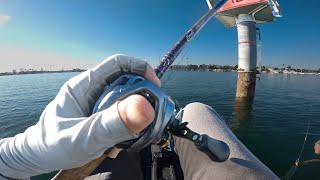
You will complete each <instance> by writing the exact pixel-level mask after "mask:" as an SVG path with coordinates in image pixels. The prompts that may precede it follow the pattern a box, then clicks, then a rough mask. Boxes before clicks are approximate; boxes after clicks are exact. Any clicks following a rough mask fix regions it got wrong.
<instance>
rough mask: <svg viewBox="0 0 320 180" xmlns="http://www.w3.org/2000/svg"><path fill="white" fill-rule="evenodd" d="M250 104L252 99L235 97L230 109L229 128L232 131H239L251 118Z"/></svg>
mask: <svg viewBox="0 0 320 180" xmlns="http://www.w3.org/2000/svg"><path fill="white" fill-rule="evenodd" d="M252 104H253V100H249V99H244V98H237V99H236V100H235V102H234V106H233V111H232V120H231V122H230V128H231V129H232V130H233V131H239V130H240V129H243V128H245V127H246V126H247V125H248V124H250V121H251V119H252V117H251V116H252V114H251V112H252V109H253V108H252Z"/></svg>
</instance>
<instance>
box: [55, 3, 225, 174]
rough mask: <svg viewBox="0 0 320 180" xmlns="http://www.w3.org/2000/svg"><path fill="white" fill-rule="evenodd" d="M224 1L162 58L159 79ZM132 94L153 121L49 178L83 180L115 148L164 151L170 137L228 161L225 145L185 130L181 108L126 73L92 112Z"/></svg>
mask: <svg viewBox="0 0 320 180" xmlns="http://www.w3.org/2000/svg"><path fill="white" fill-rule="evenodd" d="M227 1H228V0H221V1H220V2H219V3H218V4H216V5H215V6H214V7H213V8H211V9H210V10H209V11H208V12H207V13H206V14H205V15H204V16H202V17H201V19H200V20H198V21H197V22H196V23H195V24H194V25H193V26H192V27H191V29H189V31H187V33H185V34H184V35H183V36H182V37H181V38H180V39H179V41H178V42H177V43H176V44H175V45H174V46H173V48H172V49H171V50H170V51H169V52H168V53H167V54H166V55H165V56H164V57H163V58H162V60H161V62H160V64H159V65H158V66H156V68H155V69H154V71H155V73H156V75H157V77H158V78H159V79H160V78H161V77H162V76H163V74H164V73H165V72H166V71H167V69H168V68H169V67H170V65H171V64H172V63H173V62H174V61H175V60H176V58H177V57H178V56H179V54H180V53H181V52H182V51H183V49H185V47H186V46H187V45H188V44H189V43H190V41H191V40H192V39H193V38H194V36H195V35H196V34H197V33H198V32H199V31H200V30H201V29H202V27H203V26H204V25H205V24H206V23H207V22H208V21H209V20H210V19H211V18H212V17H213V16H215V15H216V13H217V12H218V11H219V10H220V8H221V7H222V6H223V5H224V4H225V3H226V2H227ZM133 94H140V95H142V96H144V97H145V98H146V99H147V100H148V101H149V102H150V103H151V104H152V106H153V107H154V109H155V114H156V119H155V120H154V121H153V122H152V123H151V125H149V126H148V127H147V128H146V129H145V130H143V131H142V132H141V133H140V135H139V137H138V138H137V139H134V140H130V141H126V142H123V143H119V144H117V145H115V147H113V148H109V149H108V150H107V151H106V152H105V154H104V155H102V156H101V157H100V158H98V159H96V160H94V161H91V162H89V163H88V164H86V165H84V166H82V167H79V168H75V169H70V170H61V171H60V172H59V173H58V174H57V175H56V176H55V177H54V178H53V179H55V180H61V179H79V180H80V179H85V178H86V177H87V176H89V175H90V174H91V173H92V172H93V171H94V169H96V168H97V167H98V166H99V164H100V163H102V162H103V160H104V159H105V158H106V157H110V156H113V157H114V155H115V154H117V152H118V151H119V150H118V149H126V150H127V151H139V150H141V149H142V148H144V147H146V146H147V145H150V144H157V145H159V146H160V147H162V148H166V147H168V146H169V144H170V141H171V140H172V136H173V135H174V136H177V137H181V138H185V139H188V140H190V141H192V142H194V144H195V146H196V147H197V149H198V150H200V151H202V152H203V153H205V154H207V155H208V157H209V158H210V159H211V160H213V161H216V162H223V161H226V160H227V159H228V158H229V155H230V149H229V146H228V145H227V144H226V143H225V142H223V141H219V140H216V139H213V138H210V137H209V136H208V135H206V134H198V133H196V132H193V131H192V130H190V129H189V128H188V127H187V124H188V123H187V122H184V123H182V116H183V109H180V108H179V107H178V106H177V105H176V104H175V103H174V101H173V100H171V98H170V97H169V96H167V95H165V94H164V92H163V91H162V90H161V89H160V88H159V87H158V86H157V85H155V84H154V83H152V82H151V81H149V80H147V79H145V78H143V77H141V76H135V75H129V74H127V75H122V76H120V77H119V78H118V79H117V80H116V81H114V82H113V83H112V84H110V85H109V86H108V87H107V88H106V89H105V91H104V92H103V94H102V95H101V96H100V98H99V99H98V101H97V102H96V105H95V107H94V109H93V113H96V112H100V111H102V110H104V109H106V108H108V107H110V106H111V105H112V104H113V103H115V102H117V101H119V100H123V99H125V98H127V97H129V96H130V95H133Z"/></svg>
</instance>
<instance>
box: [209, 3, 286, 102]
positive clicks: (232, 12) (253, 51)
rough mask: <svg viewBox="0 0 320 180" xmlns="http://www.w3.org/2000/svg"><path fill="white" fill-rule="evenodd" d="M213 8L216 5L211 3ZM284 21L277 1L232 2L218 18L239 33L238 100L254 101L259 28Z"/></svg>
mask: <svg viewBox="0 0 320 180" xmlns="http://www.w3.org/2000/svg"><path fill="white" fill-rule="evenodd" d="M207 3H208V6H209V8H212V7H213V6H214V5H215V4H216V2H214V0H207ZM276 17H281V13H280V8H279V4H278V2H277V1H276V0H229V1H228V2H227V3H226V4H225V5H224V6H223V7H222V8H221V9H220V11H219V12H218V13H217V15H216V18H217V19H218V20H219V21H220V22H221V23H222V24H223V25H225V26H226V27H237V31H238V48H239V50H238V53H239V55H238V81H237V93H236V98H237V99H248V100H253V98H254V94H255V87H256V68H257V32H259V36H260V30H259V31H257V29H258V28H257V26H256V25H257V24H261V23H268V22H273V21H275V19H276Z"/></svg>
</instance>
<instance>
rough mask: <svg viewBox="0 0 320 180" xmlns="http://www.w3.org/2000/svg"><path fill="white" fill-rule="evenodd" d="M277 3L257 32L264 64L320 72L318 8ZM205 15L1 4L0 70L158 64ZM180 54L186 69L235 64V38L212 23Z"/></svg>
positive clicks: (71, 4)
mask: <svg viewBox="0 0 320 180" xmlns="http://www.w3.org/2000/svg"><path fill="white" fill-rule="evenodd" d="M278 2H279V4H280V5H281V7H282V13H283V17H282V18H280V19H277V21H276V22H274V23H268V24H263V25H258V27H260V28H261V29H262V38H263V64H264V65H270V66H282V64H290V65H291V66H295V67H301V66H302V67H304V68H309V67H312V68H317V69H318V68H320V61H319V55H318V52H319V50H320V45H319V42H320V35H319V33H318V32H319V23H318V24H317V22H318V19H317V18H318V17H319V16H320V11H319V10H318V8H319V7H320V1H308V2H309V3H306V2H305V1H298V0H290V1H288V0H278ZM207 10H208V7H207V4H206V2H205V0H184V1H181V0H175V1H173V0H153V1H150V0H135V1H120V0H108V1H102V0H99V1H85V0H77V1H76V0H56V1H49V0H37V1H36V0H28V1H19V0H0V60H1V68H0V71H5V70H8V71H9V70H11V69H12V68H15V69H19V68H20V67H25V68H35V69H37V68H41V67H43V68H47V69H48V68H53V69H60V68H70V67H90V66H92V65H94V64H97V63H98V62H100V61H101V60H103V59H104V58H105V57H107V56H109V55H112V54H115V53H124V54H128V55H131V56H136V57H140V58H143V59H146V60H148V61H149V62H150V63H151V64H152V65H156V64H157V62H158V61H159V59H160V58H161V57H162V56H163V55H164V54H165V53H166V52H167V51H168V50H169V49H170V48H171V47H172V45H173V44H174V43H175V42H176V41H177V40H178V39H179V38H180V37H181V35H183V34H184V33H185V32H186V31H187V30H188V29H189V27H190V26H192V25H193V24H194V23H195V22H196V21H197V20H198V19H199V18H200V17H201V16H202V15H203V14H204V13H205V12H206V11H207ZM184 53H187V55H186V57H188V62H189V63H195V64H201V63H207V64H230V65H236V64H237V61H238V60H237V58H238V50H237V31H236V29H235V28H226V27H224V26H223V25H222V24H221V23H220V22H218V21H217V20H216V19H212V20H211V21H210V22H209V23H208V24H207V25H206V26H205V27H204V28H203V30H202V31H201V32H200V33H199V34H198V36H197V37H196V38H195V39H194V40H193V41H192V42H191V44H190V46H189V47H188V48H187V50H186V51H184ZM184 53H183V54H184ZM183 54H182V55H183ZM177 61H179V59H178V60H177ZM185 63H186V61H183V62H182V64H185Z"/></svg>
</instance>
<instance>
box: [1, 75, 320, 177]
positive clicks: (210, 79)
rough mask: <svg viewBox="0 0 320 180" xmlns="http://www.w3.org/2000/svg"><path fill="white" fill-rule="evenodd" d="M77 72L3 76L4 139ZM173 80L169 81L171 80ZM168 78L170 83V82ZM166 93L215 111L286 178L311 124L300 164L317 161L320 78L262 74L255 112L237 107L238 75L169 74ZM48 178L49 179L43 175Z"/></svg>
mask: <svg viewBox="0 0 320 180" xmlns="http://www.w3.org/2000/svg"><path fill="white" fill-rule="evenodd" d="M75 75H77V73H57V74H33V75H19V76H2V77H0V138H3V137H9V136H14V135H15V134H17V133H19V132H23V131H24V130H25V129H26V128H27V127H29V126H31V125H34V124H35V123H36V122H37V120H38V118H39V117H40V115H41V112H42V111H43V109H44V108H45V107H46V105H47V104H48V103H49V102H50V101H51V100H52V99H53V98H54V97H55V95H56V94H57V92H58V91H59V89H60V87H61V86H62V85H63V83H64V82H66V81H67V80H68V79H70V78H71V77H73V76H75ZM168 77H169V79H168ZM167 79H168V80H167ZM162 81H163V83H164V85H163V89H164V90H165V91H166V92H167V94H169V95H170V96H172V97H173V98H174V99H175V100H177V101H178V102H179V104H180V106H184V105H186V104H188V103H191V102H195V101H197V102H202V103H205V104H208V105H210V106H212V107H213V108H214V109H215V110H216V111H217V112H219V113H220V114H221V115H222V116H223V117H224V119H225V120H226V122H227V123H228V124H229V126H230V127H231V129H232V130H233V132H234V133H235V134H236V135H237V137H238V138H239V139H240V140H241V141H242V142H243V143H244V144H245V145H246V146H247V147H248V148H249V149H250V150H251V151H252V152H253V153H254V154H255V155H256V156H257V157H258V158H259V159H260V160H261V161H262V162H263V163H265V164H266V165H267V166H268V167H269V168H270V169H271V170H272V171H273V172H275V173H276V174H277V175H278V176H279V177H283V176H284V175H285V174H286V172H287V171H288V170H289V169H290V166H291V165H292V164H293V163H294V161H295V158H297V156H298V154H299V152H300V149H301V146H302V143H303V140H304V136H305V132H306V128H307V123H308V120H309V119H310V120H311V126H310V134H309V138H308V140H307V144H306V148H305V150H304V153H303V155H302V160H306V159H311V158H316V157H315V156H314V155H313V144H314V142H315V141H316V140H318V139H320V131H319V130H320V76H307V75H285V74H262V75H261V80H260V81H257V87H256V97H255V99H254V102H253V105H252V107H250V106H249V107H247V106H246V107H243V105H242V104H239V103H235V90H236V81H237V74H236V73H214V72H172V71H171V72H168V73H167V74H166V75H165V76H164V78H163V80H162ZM319 168H320V165H319V164H311V165H307V166H303V167H301V168H299V169H298V171H297V172H296V174H295V178H296V179H317V178H318V175H319V173H318V172H319ZM44 177H46V178H49V176H41V179H43V178H44Z"/></svg>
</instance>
